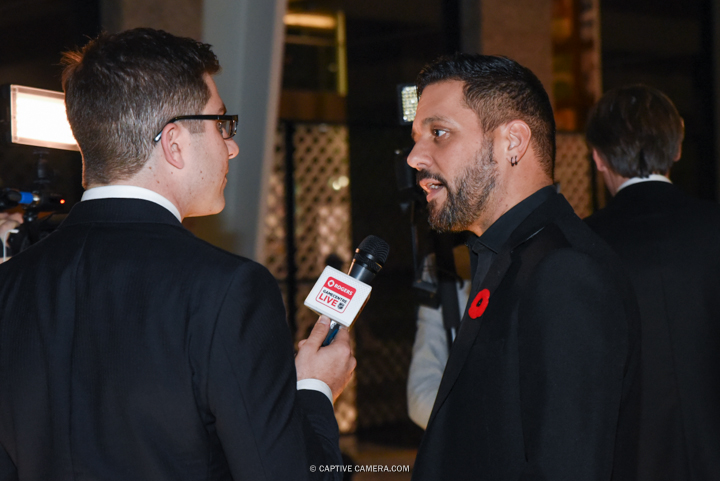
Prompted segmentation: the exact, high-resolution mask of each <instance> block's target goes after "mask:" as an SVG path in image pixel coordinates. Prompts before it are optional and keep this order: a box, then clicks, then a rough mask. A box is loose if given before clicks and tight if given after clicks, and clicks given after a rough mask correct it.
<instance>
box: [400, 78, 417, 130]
mask: <svg viewBox="0 0 720 481" xmlns="http://www.w3.org/2000/svg"><path fill="white" fill-rule="evenodd" d="M400 103H401V104H402V119H403V121H404V122H412V121H413V120H415V113H416V112H417V104H418V98H417V87H416V86H415V85H406V86H405V87H403V88H402V89H400Z"/></svg>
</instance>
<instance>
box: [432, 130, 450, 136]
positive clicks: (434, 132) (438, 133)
mask: <svg viewBox="0 0 720 481" xmlns="http://www.w3.org/2000/svg"><path fill="white" fill-rule="evenodd" d="M432 133H433V137H442V136H443V135H445V134H447V130H443V129H433V131H432Z"/></svg>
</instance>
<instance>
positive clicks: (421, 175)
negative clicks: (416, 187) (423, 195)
mask: <svg viewBox="0 0 720 481" xmlns="http://www.w3.org/2000/svg"><path fill="white" fill-rule="evenodd" d="M424 179H432V180H434V181H436V182H439V183H441V184H442V186H443V187H445V188H446V189H447V186H448V183H447V180H445V178H444V177H443V176H441V175H438V174H433V173H432V172H430V171H428V170H424V169H423V170H418V171H417V173H416V174H415V182H417V183H420V181H421V180H424Z"/></svg>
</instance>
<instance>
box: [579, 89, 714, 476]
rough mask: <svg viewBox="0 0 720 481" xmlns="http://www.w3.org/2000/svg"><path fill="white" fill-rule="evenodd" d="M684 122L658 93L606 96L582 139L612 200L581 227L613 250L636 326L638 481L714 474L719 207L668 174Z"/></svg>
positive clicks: (628, 91)
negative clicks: (625, 277) (628, 287)
mask: <svg viewBox="0 0 720 481" xmlns="http://www.w3.org/2000/svg"><path fill="white" fill-rule="evenodd" d="M683 136H684V126H683V120H682V118H680V115H679V114H678V112H677V110H676V108H675V106H674V105H673V103H672V102H671V101H670V99H669V98H668V97H667V96H666V95H665V94H663V93H662V92H660V91H658V90H656V89H654V88H650V87H646V86H642V85H636V86H630V87H623V88H619V89H615V90H611V91H609V92H607V93H606V94H605V95H604V96H603V97H602V99H600V101H599V102H598V104H597V105H596V106H595V107H594V108H593V110H592V112H591V113H590V118H589V120H588V126H587V141H588V144H589V145H590V147H591V148H592V155H593V159H594V161H595V165H596V166H597V169H598V171H600V173H601V174H602V176H603V179H604V180H605V185H606V186H607V188H608V190H609V191H610V193H611V194H612V196H613V198H612V200H610V202H609V203H608V206H607V207H606V208H605V209H603V210H601V211H599V212H598V213H596V214H594V215H593V216H591V217H589V218H588V219H587V224H588V225H589V226H590V227H591V228H592V229H593V230H595V232H597V233H598V234H599V235H600V236H601V237H602V238H603V239H605V240H606V241H607V242H608V243H609V244H610V245H611V246H612V247H613V248H614V249H615V251H616V252H617V253H618V254H620V257H621V258H622V260H623V262H624V264H625V266H626V268H627V271H628V273H629V274H630V276H631V279H632V283H633V286H634V288H635V292H636V294H637V297H638V303H639V307H640V315H641V321H642V350H641V351H642V357H641V358H642V361H641V366H642V367H641V377H642V395H641V397H642V408H641V416H640V420H641V423H640V451H639V463H638V471H637V480H638V481H705V480H707V481H709V480H711V479H712V480H714V479H718V476H719V475H720V409H719V408H718V406H720V303H718V298H720V206H718V205H717V204H716V203H714V202H701V201H699V200H696V199H693V198H692V197H690V196H688V195H686V194H684V193H683V192H682V191H681V190H680V189H678V188H677V187H675V186H674V185H673V184H672V183H671V182H670V180H669V178H668V177H669V173H670V168H671V167H672V166H673V164H674V163H675V162H677V161H678V160H679V159H680V154H681V151H682V149H681V146H682V140H683Z"/></svg>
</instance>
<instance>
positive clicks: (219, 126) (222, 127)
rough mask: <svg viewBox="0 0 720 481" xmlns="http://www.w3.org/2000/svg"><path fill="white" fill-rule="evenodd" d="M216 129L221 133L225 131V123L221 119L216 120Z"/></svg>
mask: <svg viewBox="0 0 720 481" xmlns="http://www.w3.org/2000/svg"><path fill="white" fill-rule="evenodd" d="M217 129H218V130H219V131H220V133H221V134H223V133H225V123H224V122H223V121H222V120H218V123H217Z"/></svg>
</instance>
